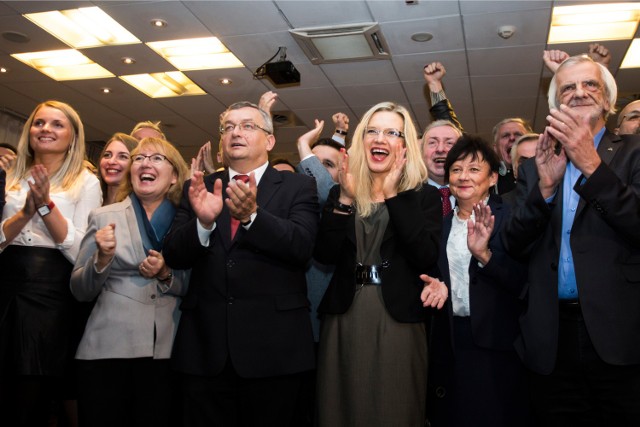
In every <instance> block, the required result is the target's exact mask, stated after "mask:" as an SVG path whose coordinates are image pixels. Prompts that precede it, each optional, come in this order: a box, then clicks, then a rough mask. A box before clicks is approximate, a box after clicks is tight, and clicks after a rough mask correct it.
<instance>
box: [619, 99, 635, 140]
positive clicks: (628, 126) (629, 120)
mask: <svg viewBox="0 0 640 427" xmlns="http://www.w3.org/2000/svg"><path fill="white" fill-rule="evenodd" d="M615 133H616V135H629V134H636V135H637V134H640V100H637V101H631V102H630V103H628V104H627V105H625V107H624V108H623V109H622V111H620V114H618V121H617V127H616V129H615Z"/></svg>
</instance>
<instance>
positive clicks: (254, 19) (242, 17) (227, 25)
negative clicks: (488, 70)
mask: <svg viewBox="0 0 640 427" xmlns="http://www.w3.org/2000/svg"><path fill="white" fill-rule="evenodd" d="M182 3H184V5H185V6H186V7H187V8H188V9H189V10H191V12H192V13H193V14H194V15H195V16H197V17H198V19H199V20H200V21H201V22H202V23H203V25H205V26H206V27H207V28H208V29H209V31H211V32H212V33H213V34H214V35H216V36H237V35H244V34H258V33H272V32H279V31H280V32H281V31H286V30H288V29H289V26H288V25H287V23H286V21H285V20H284V19H283V18H282V15H280V12H279V11H278V8H277V7H276V6H275V5H274V4H273V3H272V2H267V1H184V2H182Z"/></svg>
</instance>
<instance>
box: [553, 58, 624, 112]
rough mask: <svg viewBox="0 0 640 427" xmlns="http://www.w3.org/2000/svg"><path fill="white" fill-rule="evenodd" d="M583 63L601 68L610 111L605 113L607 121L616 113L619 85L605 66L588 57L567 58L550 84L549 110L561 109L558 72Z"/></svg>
mask: <svg viewBox="0 0 640 427" xmlns="http://www.w3.org/2000/svg"><path fill="white" fill-rule="evenodd" d="M582 62H590V63H592V64H596V65H597V66H598V67H599V68H600V76H601V77H602V80H603V81H604V93H605V95H606V96H607V99H608V101H609V110H608V111H605V112H604V118H605V119H607V118H608V117H609V116H610V115H611V114H614V113H615V112H616V100H617V97H618V85H617V84H616V79H615V78H613V75H612V74H611V72H610V71H609V70H608V69H607V67H605V66H604V65H602V64H600V63H599V62H595V61H594V60H593V59H591V58H589V57H588V56H586V55H577V56H572V57H570V58H567V59H566V60H565V61H564V62H563V63H562V64H560V66H559V67H558V69H557V70H556V73H555V74H554V75H553V78H552V79H551V84H549V92H548V102H549V110H551V109H552V108H555V109H556V110H558V109H560V102H559V100H558V82H557V79H556V76H557V75H558V72H559V71H560V70H561V69H562V68H563V67H566V66H568V65H575V64H579V63H582Z"/></svg>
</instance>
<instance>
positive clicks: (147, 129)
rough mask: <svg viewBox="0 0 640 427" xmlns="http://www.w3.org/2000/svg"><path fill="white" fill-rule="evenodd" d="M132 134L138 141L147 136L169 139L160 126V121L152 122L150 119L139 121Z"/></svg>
mask: <svg viewBox="0 0 640 427" xmlns="http://www.w3.org/2000/svg"><path fill="white" fill-rule="evenodd" d="M131 136H132V137H134V138H135V139H137V140H138V141H140V140H141V139H142V138H147V137H153V138H161V139H167V137H166V136H165V135H164V133H163V132H162V129H161V128H160V122H159V121H157V122H152V121H149V120H147V121H145V122H139V123H137V124H136V125H135V126H134V127H133V129H132V130H131Z"/></svg>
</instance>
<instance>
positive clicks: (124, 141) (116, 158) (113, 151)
mask: <svg viewBox="0 0 640 427" xmlns="http://www.w3.org/2000/svg"><path fill="white" fill-rule="evenodd" d="M137 146H138V140H137V139H135V138H134V137H132V136H129V135H126V134H124V133H122V132H116V133H115V134H113V136H112V137H111V138H110V139H109V141H107V143H106V144H105V146H104V148H103V149H102V153H100V164H99V168H98V173H99V175H98V179H99V180H100V187H101V188H102V195H103V201H102V205H103V206H106V205H110V204H111V203H114V202H115V200H116V194H117V192H118V187H119V186H120V182H121V181H122V178H123V177H124V176H125V175H126V174H127V170H128V168H129V163H130V162H131V152H132V151H133V149H134V148H136V147H137Z"/></svg>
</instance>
